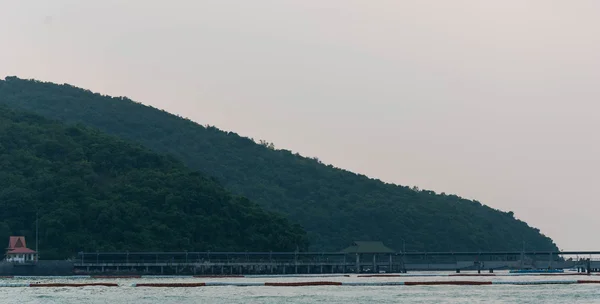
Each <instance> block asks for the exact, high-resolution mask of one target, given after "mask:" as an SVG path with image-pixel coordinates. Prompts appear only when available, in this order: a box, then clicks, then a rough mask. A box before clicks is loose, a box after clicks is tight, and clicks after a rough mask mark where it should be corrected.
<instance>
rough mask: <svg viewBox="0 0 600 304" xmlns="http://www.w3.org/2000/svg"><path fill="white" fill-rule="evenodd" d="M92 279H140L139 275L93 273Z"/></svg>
mask: <svg viewBox="0 0 600 304" xmlns="http://www.w3.org/2000/svg"><path fill="white" fill-rule="evenodd" d="M91 278H92V279H141V278H142V276H141V275H93V276H91Z"/></svg>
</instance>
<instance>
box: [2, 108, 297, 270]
mask: <svg viewBox="0 0 600 304" xmlns="http://www.w3.org/2000/svg"><path fill="white" fill-rule="evenodd" d="M0 210H1V212H0V240H8V236H9V235H25V236H27V237H29V239H30V240H33V238H34V236H35V219H36V212H37V213H38V217H39V228H40V229H39V231H40V235H39V237H40V240H39V244H40V247H39V248H40V253H41V258H44V259H52V258H65V257H69V256H71V255H74V254H75V253H77V252H78V251H81V250H88V251H96V250H100V251H125V250H129V251H147V250H153V251H183V250H188V251H194V250H198V251H199V250H202V251H203V250H212V251H230V250H237V251H244V250H258V251H269V250H279V251H293V250H296V249H297V248H298V249H300V250H302V249H306V248H307V239H306V233H305V232H304V231H303V230H302V228H301V227H299V226H298V225H292V224H290V223H289V222H288V220H287V219H285V218H284V217H282V216H280V215H276V214H273V213H271V212H266V211H264V210H263V209H261V207H259V206H258V205H256V204H254V203H252V202H250V201H249V200H248V199H246V198H242V197H237V196H233V195H231V194H229V193H228V192H227V191H226V190H224V189H223V188H222V186H220V185H219V183H217V182H216V181H214V180H213V179H211V178H207V177H204V176H203V175H202V174H200V173H198V172H194V171H192V170H189V169H187V168H186V167H185V166H184V165H183V164H182V163H181V162H180V161H178V160H176V159H174V158H173V157H170V156H164V155H160V154H157V153H155V152H152V151H150V150H148V149H146V148H143V147H141V146H137V145H132V144H130V143H127V142H125V141H123V140H121V139H118V138H116V137H112V136H108V135H105V134H103V133H101V132H100V131H98V130H97V129H90V128H88V127H81V126H65V125H62V124H60V123H58V122H53V121H50V120H48V119H46V118H43V117H41V116H37V115H33V114H26V113H20V112H13V110H9V109H8V108H6V107H5V106H2V105H0ZM30 244H33V242H31V241H30ZM297 246H298V247H297Z"/></svg>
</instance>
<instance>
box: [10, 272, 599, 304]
mask: <svg viewBox="0 0 600 304" xmlns="http://www.w3.org/2000/svg"><path fill="white" fill-rule="evenodd" d="M578 279H580V280H586V279H588V280H589V279H600V277H591V278H590V277H587V276H563V277H546V276H538V277H534V276H518V277H514V276H497V277H400V278H398V277H394V278H358V277H356V276H354V275H353V276H351V277H329V278H318V277H314V278H306V277H305V278H220V279H204V278H194V279H178V278H168V279H165V278H151V279H43V280H40V279H35V280H34V279H0V283H19V282H30V283H37V282H40V283H63V282H67V283H87V282H95V283H98V282H113V283H114V282H116V283H118V284H120V285H121V286H120V287H59V288H46V287H45V288H31V287H0V303H61V304H62V303H111V304H119V303H136V304H138V303H165V304H170V303H307V304H308V303H311V304H312V303H343V304H350V303H600V284H574V285H538V286H536V285H531V286H515V285H484V286H385V287H369V286H314V287H265V286H258V287H254V286H253V287H235V286H228V287H191V288H157V287H152V288H147V287H146V288H144V287H131V285H132V284H133V283H177V282H209V281H212V282H307V281H336V282H400V281H404V282H405V281H441V280H454V281H456V280H469V281H490V280H492V281H539V280H555V281H558V280H566V281H569V280H578Z"/></svg>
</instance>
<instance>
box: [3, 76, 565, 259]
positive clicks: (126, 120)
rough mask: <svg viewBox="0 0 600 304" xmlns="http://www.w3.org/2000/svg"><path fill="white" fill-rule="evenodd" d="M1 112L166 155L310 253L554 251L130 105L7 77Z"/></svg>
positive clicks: (448, 201)
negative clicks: (363, 245)
mask: <svg viewBox="0 0 600 304" xmlns="http://www.w3.org/2000/svg"><path fill="white" fill-rule="evenodd" d="M0 103H5V104H8V105H10V106H11V107H14V108H20V109H26V110H30V111H34V112H36V113H39V114H41V115H44V116H47V117H50V118H53V119H58V120H62V121H65V122H69V123H83V124H86V125H88V126H93V127H96V128H98V129H100V130H102V131H105V132H107V133H110V134H113V135H116V136H119V137H122V138H124V139H128V140H133V141H136V142H138V143H141V144H143V145H144V146H146V147H148V148H150V149H153V150H155V151H160V152H169V153H171V154H172V155H174V156H176V157H178V158H180V159H181V160H183V162H184V163H186V164H187V165H188V166H190V167H191V168H194V169H198V170H201V171H202V172H205V173H206V174H208V175H211V176H214V177H216V178H217V179H218V180H219V181H221V182H222V183H223V184H224V185H225V187H226V188H228V189H229V190H231V191H232V192H234V193H238V194H241V195H244V196H246V197H248V198H250V199H252V200H253V201H256V202H257V203H258V204H260V205H262V206H264V207H266V208H267V209H269V210H273V211H278V212H281V213H283V214H286V215H287V216H289V218H290V219H291V220H293V221H295V222H298V223H300V224H301V225H303V227H304V228H305V229H306V230H307V231H308V233H309V239H310V241H311V245H313V247H312V248H311V250H339V249H341V248H343V247H345V246H346V245H347V244H348V243H349V242H350V241H353V240H381V241H384V242H385V243H386V244H387V245H389V246H390V247H392V248H394V249H397V250H400V249H402V247H403V243H404V242H405V244H406V249H407V250H411V251H412V250H441V251H448V250H454V251H461V250H509V249H510V250H514V249H521V248H522V246H523V241H525V242H526V246H527V248H529V249H536V250H549V249H556V246H555V244H554V243H553V242H552V240H551V239H550V238H548V237H545V236H544V235H542V234H541V233H540V231H539V230H537V229H535V228H531V227H529V226H528V225H527V224H526V223H524V222H522V221H519V220H517V219H515V218H514V217H513V214H512V213H511V212H508V213H504V212H500V211H498V210H495V209H492V208H489V207H487V206H485V205H482V204H480V203H479V202H476V201H470V200H466V199H462V198H460V197H458V196H455V195H445V194H436V193H434V192H432V191H422V190H416V189H411V188H409V187H403V186H398V185H393V184H386V183H383V182H381V181H379V180H375V179H369V178H368V177H366V176H363V175H359V174H355V173H352V172H348V171H345V170H342V169H339V168H335V167H332V166H327V165H325V164H322V163H320V162H319V161H318V160H316V159H311V158H305V157H302V156H300V155H298V154H294V153H292V152H290V151H286V150H275V149H274V148H273V147H272V146H271V145H269V144H257V143H255V142H254V141H253V140H251V139H248V138H244V137H240V136H238V135H237V134H235V133H232V132H225V131H221V130H219V129H217V128H215V127H204V126H201V125H199V124H196V123H194V122H192V121H189V120H187V119H184V118H181V117H178V116H175V115H171V114H169V113H167V112H164V111H161V110H157V109H155V108H152V107H148V106H144V105H142V104H140V103H136V102H133V101H131V100H129V99H127V98H123V97H116V98H115V97H109V96H103V95H100V94H94V93H92V92H90V91H87V90H83V89H79V88H76V87H73V86H70V85H56V84H51V83H42V82H38V81H30V80H22V79H18V78H16V77H7V78H6V80H5V81H4V82H0Z"/></svg>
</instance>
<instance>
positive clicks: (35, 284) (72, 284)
mask: <svg viewBox="0 0 600 304" xmlns="http://www.w3.org/2000/svg"><path fill="white" fill-rule="evenodd" d="M87 286H102V287H119V284H117V283H81V284H77V283H29V287H87Z"/></svg>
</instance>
